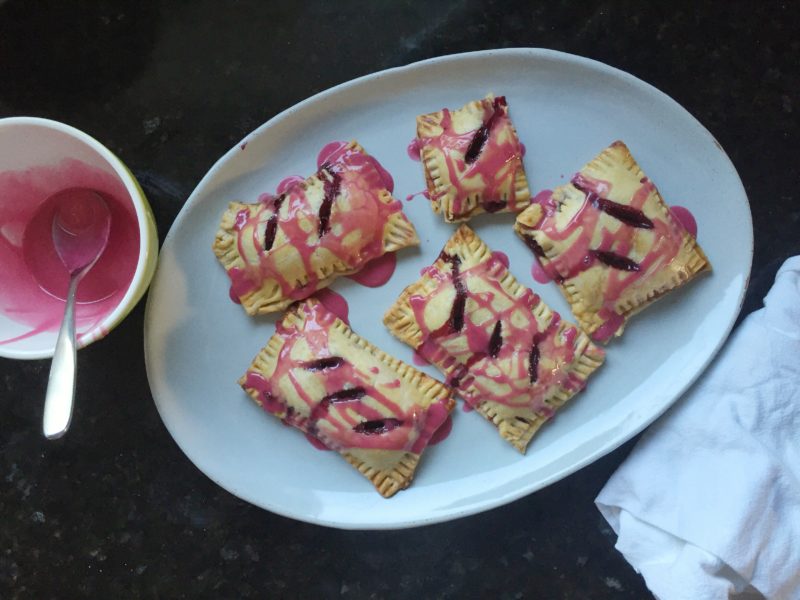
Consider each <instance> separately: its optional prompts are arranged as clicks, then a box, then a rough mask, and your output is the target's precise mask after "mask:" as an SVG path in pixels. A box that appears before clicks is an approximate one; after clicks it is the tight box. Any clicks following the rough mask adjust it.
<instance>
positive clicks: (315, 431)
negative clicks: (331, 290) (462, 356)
mask: <svg viewBox="0 0 800 600" xmlns="http://www.w3.org/2000/svg"><path fill="white" fill-rule="evenodd" d="M300 311H301V315H302V317H303V321H302V323H301V324H298V325H292V326H288V327H287V326H284V325H283V324H282V323H279V324H278V326H277V328H276V329H277V332H278V334H279V335H281V336H282V337H283V340H284V344H283V346H282V348H281V350H280V355H279V358H278V362H277V365H276V367H275V371H274V372H273V374H272V375H271V377H270V378H269V379H266V378H265V377H263V376H262V375H260V374H259V373H255V372H248V373H247V374H246V376H245V383H244V387H246V388H249V389H251V390H255V391H256V392H257V393H258V399H259V401H260V403H261V405H262V407H263V408H264V409H265V410H266V411H267V412H270V413H272V414H273V415H275V416H276V417H278V418H280V419H281V420H282V421H284V422H285V423H287V424H289V425H292V426H294V427H296V428H298V429H300V430H301V431H302V432H304V433H306V434H310V435H311V436H312V437H313V438H315V439H316V440H317V441H318V442H320V443H321V444H322V445H323V446H325V447H327V448H330V449H332V450H337V451H339V452H344V451H346V450H347V449H350V448H367V449H384V450H405V451H408V452H413V453H417V454H419V453H420V452H422V450H423V449H424V448H425V447H426V446H427V445H428V444H429V443H430V440H431V438H432V437H433V436H434V433H435V432H436V431H437V430H439V429H440V428H441V427H442V425H443V424H444V423H445V421H446V420H447V418H448V416H449V410H448V408H447V406H446V404H445V402H444V401H437V402H434V403H433V404H431V405H430V406H428V407H427V408H423V407H421V406H419V405H417V404H412V405H411V406H409V407H407V408H405V409H404V408H401V407H400V406H399V405H398V404H397V403H396V402H395V401H393V400H392V399H391V398H390V392H391V390H394V389H397V388H398V387H399V386H400V381H399V380H398V379H397V378H396V376H395V375H394V374H393V373H387V374H385V375H383V376H382V375H381V371H380V370H379V372H378V374H374V373H372V372H371V370H369V369H368V371H367V372H363V371H361V370H360V369H359V368H358V367H356V365H354V364H352V363H350V362H348V361H347V360H344V359H343V358H342V357H338V360H330V361H328V362H327V363H326V364H325V366H324V367H320V368H317V367H316V365H315V366H314V367H310V366H308V365H307V364H305V363H298V362H297V361H296V360H295V359H293V358H292V355H293V349H294V347H295V344H296V343H297V342H298V341H301V340H302V342H303V344H304V345H307V346H308V347H309V349H310V350H311V353H312V355H313V356H315V357H319V358H325V357H335V355H334V354H333V351H332V349H331V346H330V343H329V338H328V332H329V331H330V328H331V326H332V325H333V323H334V320H335V315H334V314H332V313H330V312H329V311H327V310H326V309H325V307H324V306H322V305H321V304H319V303H304V304H302V305H301V307H300ZM387 375H388V377H387ZM309 377H312V378H314V379H315V385H313V386H309V385H308V383H307V382H308V379H309ZM287 385H290V386H292V387H293V389H294V391H295V393H296V394H297V396H298V397H299V398H300V399H301V403H302V404H301V406H288V405H287V403H286V402H285V400H283V399H282V389H285V386H287ZM311 390H313V391H311ZM382 390H386V392H384V391H382ZM365 399H369V401H366V400H365ZM387 415H391V417H387ZM309 441H311V440H309ZM316 445H317V444H315V446H316Z"/></svg>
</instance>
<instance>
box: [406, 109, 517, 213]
mask: <svg viewBox="0 0 800 600" xmlns="http://www.w3.org/2000/svg"><path fill="white" fill-rule="evenodd" d="M482 104H483V109H484V115H483V124H482V125H481V126H480V127H478V129H476V130H473V131H467V132H465V133H456V132H455V131H454V130H453V126H452V115H451V113H450V111H449V110H448V109H443V111H442V113H443V118H442V121H441V124H440V126H441V128H442V133H441V134H440V135H438V136H436V137H427V138H420V139H419V144H420V145H421V146H432V147H435V148H436V149H437V150H439V151H440V152H441V153H442V154H443V155H444V156H445V164H446V165H447V170H448V179H449V183H450V185H452V186H453V187H454V188H455V197H454V199H453V206H452V208H453V214H454V215H455V216H457V217H458V216H464V215H465V214H466V207H465V206H464V204H465V202H466V200H467V198H468V197H469V196H472V195H474V194H475V193H476V191H478V190H482V191H483V196H482V206H483V209H484V210H485V211H487V212H496V211H498V210H502V209H504V208H505V207H506V206H507V204H508V202H509V200H513V199H514V179H515V176H516V173H517V171H518V170H519V169H521V168H522V148H521V145H520V142H519V140H518V139H517V136H516V135H514V134H513V129H512V126H511V121H510V120H509V118H508V105H507V104H506V99H505V97H504V96H498V97H497V98H495V99H494V100H489V99H486V100H483V102H482ZM476 186H477V187H476ZM442 195H443V194H442V193H441V192H440V193H439V194H438V195H437V194H431V196H430V198H431V200H439V199H440V198H441V197H442Z"/></svg>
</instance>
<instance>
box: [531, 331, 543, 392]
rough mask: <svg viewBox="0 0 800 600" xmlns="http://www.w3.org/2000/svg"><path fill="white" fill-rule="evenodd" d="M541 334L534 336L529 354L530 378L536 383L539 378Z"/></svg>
mask: <svg viewBox="0 0 800 600" xmlns="http://www.w3.org/2000/svg"><path fill="white" fill-rule="evenodd" d="M540 341H541V340H540V335H539V334H538V333H537V334H536V335H535V336H533V343H532V344H531V351H530V353H529V354H528V379H530V382H531V383H536V380H537V379H539V342H540Z"/></svg>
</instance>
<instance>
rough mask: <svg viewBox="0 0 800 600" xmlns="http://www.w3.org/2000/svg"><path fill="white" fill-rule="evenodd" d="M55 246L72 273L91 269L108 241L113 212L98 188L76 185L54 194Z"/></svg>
mask: <svg viewBox="0 0 800 600" xmlns="http://www.w3.org/2000/svg"><path fill="white" fill-rule="evenodd" d="M51 201H54V202H56V204H57V208H56V214H55V216H54V217H53V226H52V235H53V247H54V248H55V250H56V254H58V257H59V258H60V259H61V262H62V263H63V264H64V266H65V267H66V269H67V272H68V273H69V274H70V276H75V275H76V274H78V273H79V272H81V271H83V272H84V273H85V272H86V271H88V270H89V269H90V268H91V267H92V266H93V265H94V263H96V262H97V259H98V258H100V255H101V254H102V253H103V250H105V247H106V245H107V244H108V234H109V232H110V231H111V211H109V209H108V205H107V204H106V201H105V200H103V197H102V196H101V195H100V194H98V193H97V192H95V191H94V190H90V189H85V188H74V189H69V190H64V191H63V192H59V193H58V194H56V195H55V196H53V200H51Z"/></svg>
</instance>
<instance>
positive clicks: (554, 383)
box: [384, 225, 604, 452]
mask: <svg viewBox="0 0 800 600" xmlns="http://www.w3.org/2000/svg"><path fill="white" fill-rule="evenodd" d="M384 323H385V324H386V326H387V327H388V328H389V330H390V331H391V332H392V333H393V334H394V335H395V336H396V337H398V338H399V339H400V340H402V341H403V342H405V343H406V344H408V345H409V346H411V347H412V348H414V349H416V351H417V352H418V353H419V354H420V355H421V356H422V357H423V358H425V359H426V360H428V361H429V362H431V363H432V364H434V365H435V366H436V367H438V368H439V369H440V370H441V371H442V372H443V373H444V374H445V376H446V378H447V383H448V384H449V385H451V386H453V387H454V388H455V389H456V390H457V392H458V394H459V395H460V396H461V397H462V398H463V399H464V400H465V401H466V402H467V404H469V405H470V406H471V407H473V408H475V409H476V410H477V411H478V412H479V413H480V414H481V415H483V416H484V417H485V418H486V419H487V420H488V421H490V422H491V423H493V424H494V425H495V426H496V427H497V428H498V430H499V433H500V435H501V436H502V437H503V438H504V439H505V440H507V441H508V442H510V443H511V444H512V445H513V446H514V447H515V448H517V449H518V450H519V451H520V452H525V449H526V447H527V445H528V443H529V442H530V441H531V438H532V437H533V435H534V434H535V433H536V431H537V430H538V429H539V428H540V427H541V425H542V424H543V423H545V422H546V421H547V420H548V419H549V418H551V417H552V416H553V414H554V413H555V411H556V410H557V409H558V408H559V407H560V406H562V405H563V404H564V403H565V402H566V401H567V400H568V399H569V398H571V397H572V396H573V395H574V394H576V393H577V392H578V391H580V390H581V389H583V387H584V386H585V384H586V380H587V378H588V377H589V375H591V373H592V372H593V371H594V370H595V369H596V368H597V367H599V366H600V364H602V362H603V360H604V353H603V350H602V349H600V348H598V347H597V346H595V345H594V344H593V343H592V342H591V340H589V338H588V336H586V334H584V333H583V332H581V331H580V330H579V329H578V328H577V327H576V326H574V325H572V324H570V323H567V322H565V321H562V320H561V318H560V317H559V315H558V313H556V312H554V311H553V310H551V309H550V308H549V307H548V306H547V305H546V304H545V303H544V302H543V301H542V300H541V299H540V298H539V296H537V295H536V294H535V293H533V292H532V291H531V290H529V289H528V288H526V287H524V286H523V285H521V284H520V283H518V282H517V280H516V279H515V278H514V276H513V275H511V273H510V272H509V271H508V269H507V268H506V266H505V265H504V264H503V263H502V262H501V261H500V259H499V258H497V257H495V256H493V255H492V252H491V250H490V249H489V248H488V247H487V246H486V244H484V243H483V241H482V240H481V239H480V238H479V237H478V236H477V235H476V234H475V233H474V232H473V231H472V229H470V228H469V227H468V226H466V225H462V226H461V227H460V228H459V229H458V231H456V232H455V234H454V235H453V237H451V238H450V240H449V241H448V242H447V244H445V247H444V250H442V253H441V255H440V256H439V258H438V259H437V260H436V262H434V263H433V265H431V266H430V267H428V268H427V269H425V271H424V272H423V275H422V278H421V279H419V280H418V281H417V282H416V283H413V284H411V285H410V286H408V287H407V288H406V289H405V290H404V291H403V293H402V294H401V295H400V297H399V298H398V300H397V301H396V302H395V304H394V305H393V306H392V307H391V308H390V309H389V310H388V311H387V312H386V315H385V316H384Z"/></svg>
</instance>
